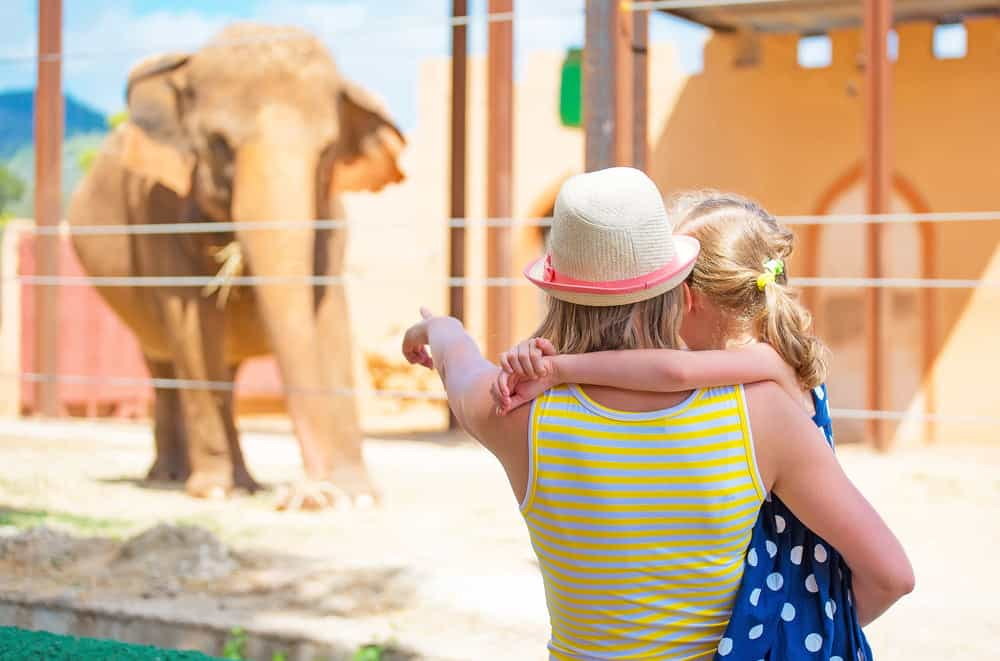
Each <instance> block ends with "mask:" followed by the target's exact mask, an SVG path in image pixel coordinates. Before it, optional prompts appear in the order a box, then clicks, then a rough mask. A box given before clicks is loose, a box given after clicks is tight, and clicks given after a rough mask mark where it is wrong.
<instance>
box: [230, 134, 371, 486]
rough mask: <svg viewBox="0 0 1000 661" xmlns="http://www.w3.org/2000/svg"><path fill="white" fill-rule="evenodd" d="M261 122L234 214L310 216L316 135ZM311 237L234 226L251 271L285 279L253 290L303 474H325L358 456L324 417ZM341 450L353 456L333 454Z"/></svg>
mask: <svg viewBox="0 0 1000 661" xmlns="http://www.w3.org/2000/svg"><path fill="white" fill-rule="evenodd" d="M262 123H263V122H262ZM266 124H267V126H268V127H269V128H271V129H276V130H270V131H262V132H261V133H260V134H259V135H258V137H256V138H255V139H253V140H251V141H249V142H247V143H245V144H243V145H242V146H240V147H239V148H238V149H237V151H236V168H235V169H236V173H237V174H236V181H235V182H234V190H233V217H234V218H235V219H236V220H237V221H241V222H247V223H252V222H253V221H255V220H282V221H290V222H295V221H304V220H312V219H315V217H316V193H315V186H316V175H315V173H316V167H317V159H318V158H319V155H318V154H317V153H316V147H315V140H311V139H310V136H308V135H307V131H306V130H305V129H303V128H301V127H302V126H303V124H304V123H303V122H302V120H301V119H300V118H298V117H287V116H281V117H271V118H269V120H268V121H267V122H266ZM315 237H316V232H315V230H313V229H310V228H301V227H287V228H282V229H280V230H277V229H255V228H253V227H252V226H251V227H248V228H247V229H241V230H239V231H237V240H238V241H239V242H240V244H241V246H242V247H243V250H244V252H245V254H246V257H247V261H248V262H249V265H250V268H251V269H252V271H253V274H254V275H255V276H259V277H261V278H262V279H264V278H270V277H274V276H278V277H281V278H285V279H286V281H284V282H277V283H266V282H264V283H261V284H258V285H257V286H256V287H255V293H256V296H257V301H258V306H259V312H260V318H261V321H262V323H263V324H264V326H265V327H266V331H267V334H268V337H269V339H270V344H271V347H272V349H273V351H274V354H275V357H276V358H277V361H278V365H279V367H280V369H281V374H282V378H283V379H284V382H285V388H286V393H287V395H286V402H287V406H288V411H289V414H290V416H291V418H292V422H293V424H294V426H295V431H296V436H297V437H298V439H299V442H300V443H301V446H302V457H303V463H304V464H305V470H306V474H307V476H308V477H310V478H313V479H325V478H327V477H328V476H329V475H330V473H331V470H332V469H333V468H334V466H335V465H337V464H342V463H344V462H347V463H357V462H360V448H357V449H356V450H355V451H353V452H352V448H351V447H350V445H349V444H347V446H346V447H338V444H335V443H334V439H333V435H334V434H335V432H336V431H337V430H335V429H334V426H335V421H333V420H331V419H330V418H331V414H330V407H329V403H330V396H331V395H330V394H329V393H328V392H327V391H328V390H329V383H330V380H329V375H328V374H327V368H328V366H327V365H325V364H324V361H323V360H321V359H320V357H321V356H323V355H326V354H327V353H328V352H329V351H330V348H328V347H322V346H320V342H319V338H320V333H319V330H318V325H317V319H316V308H317V301H316V294H315V291H316V288H315V287H314V286H313V285H312V284H310V283H309V282H308V277H309V276H312V275H314V274H316V258H315V255H316V250H315ZM344 323H346V320H344ZM324 349H325V350H324ZM348 352H349V347H344V348H343V353H344V354H345V355H344V359H346V360H350V355H349V353H348ZM341 396H342V395H341ZM351 405H352V406H353V400H351ZM344 452H348V453H349V454H352V455H355V456H338V455H343V454H344Z"/></svg>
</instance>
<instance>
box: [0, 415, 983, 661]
mask: <svg viewBox="0 0 1000 661" xmlns="http://www.w3.org/2000/svg"><path fill="white" fill-rule="evenodd" d="M266 427H267V426H266V425H255V428H256V429H258V430H259V429H262V428H266ZM244 448H245V450H246V452H247V458H248V461H249V463H250V466H251V468H252V470H253V471H254V473H255V475H256V476H257V477H258V478H259V479H261V480H263V481H264V482H266V483H268V484H271V485H277V484H280V483H282V482H284V481H288V480H291V479H294V478H295V477H296V476H297V474H298V470H299V458H298V455H297V451H296V446H295V444H294V440H293V439H292V438H291V437H290V436H289V435H287V434H285V433H282V432H280V431H271V432H266V431H255V432H249V433H246V434H245V435H244ZM151 451H152V443H151V440H150V435H149V432H148V430H147V429H146V428H145V426H143V425H119V424H113V423H83V422H81V423H46V424H41V423H33V422H0V591H2V592H8V593H18V592H21V593H30V594H33V595H36V596H51V597H61V598H72V599H74V600H77V601H79V602H81V603H94V604H108V603H112V604H115V605H117V606H118V607H120V608H131V609H135V610H137V611H139V612H145V613H154V614H160V615H168V616H171V617H177V618H181V619H184V620H191V619H194V620H197V621H202V622H206V621H207V622H218V623H222V624H225V625H226V626H234V625H242V626H245V627H256V628H259V629H261V630H273V631H284V632H301V633H302V634H303V635H309V636H311V637H313V638H315V639H320V640H331V641H337V642H338V643H340V644H348V645H352V644H353V645H360V644H364V643H368V642H373V641H374V642H385V641H395V642H397V643H398V644H400V645H402V646H403V647H405V648H408V649H411V650H414V651H415V652H416V653H417V654H418V655H419V656H420V657H421V658H432V659H505V660H510V659H517V660H521V659H524V660H528V661H530V660H531V659H544V658H546V657H545V652H544V644H545V640H546V636H547V620H546V615H545V605H544V597H543V593H542V588H541V582H540V579H539V576H538V573H537V567H536V564H535V562H534V559H533V556H532V553H531V548H530V546H529V544H528V539H527V534H526V533H525V530H524V526H523V524H522V522H521V521H520V518H519V515H518V513H517V509H516V506H515V503H514V498H513V495H512V494H511V493H510V490H509V487H508V486H507V484H506V481H505V479H504V477H503V475H502V473H501V471H500V469H499V466H498V465H496V463H495V462H494V461H493V459H492V457H491V456H489V455H488V454H487V453H486V452H485V451H483V450H481V449H480V448H478V447H477V446H475V445H472V444H471V443H469V442H467V441H466V440H465V439H464V437H462V436H458V435H454V436H449V435H446V434H426V433H425V434H419V435H415V434H412V433H409V434H408V433H403V432H391V433H389V432H387V433H378V434H374V435H373V437H372V438H370V440H369V441H368V443H367V447H366V455H367V458H368V460H369V462H370V465H371V468H372V471H373V473H374V475H375V477H376V479H377V480H378V482H379V484H380V485H381V487H382V489H383V491H384V496H385V497H384V502H383V504H382V506H381V507H380V508H379V509H377V510H375V511H332V512H325V513H320V514H315V513H314V514H307V513H279V512H276V511H274V510H273V509H272V500H273V494H268V493H264V494H262V495H259V496H255V497H243V498H237V499H234V500H230V501H226V502H199V501H194V500H191V499H188V498H187V497H186V496H184V494H183V493H182V492H180V491H177V490H168V489H151V488H147V487H144V486H143V485H141V483H139V482H138V481H137V480H136V478H137V477H138V476H140V475H141V474H142V473H143V471H144V470H145V469H146V467H147V466H148V464H149V462H150V460H151V454H152V452H151ZM841 457H842V459H843V462H844V464H845V466H846V467H847V470H848V472H849V473H850V475H851V476H852V477H853V478H854V479H855V481H856V482H857V483H858V485H859V486H860V487H861V489H862V490H863V491H864V492H865V493H866V494H867V495H868V496H869V497H870V498H871V499H872V500H873V502H874V503H875V504H876V506H877V507H878V509H879V511H880V512H882V514H883V516H884V517H885V518H886V519H887V520H888V522H889V523H890V525H891V526H892V527H893V528H894V529H895V530H896V531H897V532H898V534H899V535H900V537H901V538H902V539H903V542H904V544H905V545H906V547H907V549H908V551H909V552H910V555H911V558H912V560H913V563H914V565H915V568H916V572H917V590H916V592H915V593H914V594H913V595H911V596H910V597H908V598H907V599H906V600H904V601H903V602H902V603H901V604H900V605H898V606H897V607H896V608H895V609H894V610H893V611H891V612H890V613H889V614H888V615H886V616H885V617H884V618H883V619H881V620H880V621H878V622H876V623H875V624H874V625H872V626H871V627H870V628H869V632H868V633H869V637H870V639H871V642H872V647H873V649H874V650H875V653H876V658H877V659H879V660H881V661H896V660H899V661H902V660H906V661H941V660H945V659H973V660H978V659H991V658H997V657H996V654H997V650H998V649H1000V627H997V626H996V621H997V618H998V616H1000V607H998V606H997V605H996V597H995V595H997V594H1000V570H998V569H997V564H996V561H995V556H996V552H997V548H998V545H1000V516H998V514H997V512H998V505H1000V444H998V445H996V446H968V445H938V446H934V447H929V448H923V449H917V450H904V451H900V452H897V453H894V454H891V455H888V456H882V455H876V454H873V453H871V452H869V451H867V450H865V449H863V448H859V447H845V448H842V449H841ZM161 524H162V525H161ZM40 525H44V526H45V528H44V529H35V530H34V531H32V532H28V533H25V532H24V531H25V530H29V529H31V528H32V527H35V526H40ZM81 537H84V538H87V539H83V540H81V539H80V538H81Z"/></svg>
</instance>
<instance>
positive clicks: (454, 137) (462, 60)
mask: <svg viewBox="0 0 1000 661" xmlns="http://www.w3.org/2000/svg"><path fill="white" fill-rule="evenodd" d="M468 13H469V12H468V3H467V1H466V0H452V3H451V15H452V16H453V17H465V16H467V15H468ZM467 61H468V42H467V39H466V26H465V25H453V26H452V28H451V119H450V122H451V159H450V164H449V170H450V174H451V200H450V203H449V205H448V217H449V218H452V219H458V218H461V219H464V218H465V179H466V176H465V145H466V143H465V135H466V133H465V126H466V119H467V113H466V98H467V97H466V92H467V90H468V76H467V73H466V63H467ZM448 275H449V276H450V277H452V278H464V277H465V227H450V228H449V230H448ZM448 314H449V315H451V316H452V317H455V318H456V319H458V320H459V321H462V322H465V287H451V288H450V289H449V290H448ZM458 426H459V425H458V420H457V419H456V418H455V414H454V413H452V412H451V410H449V411H448V428H449V429H457V428H458Z"/></svg>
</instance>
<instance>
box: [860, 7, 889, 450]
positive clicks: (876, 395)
mask: <svg viewBox="0 0 1000 661" xmlns="http://www.w3.org/2000/svg"><path fill="white" fill-rule="evenodd" d="M864 9H865V27H864V33H865V178H866V184H867V187H866V188H867V191H866V192H867V209H866V211H867V212H868V213H872V214H875V213H886V212H887V211H888V210H889V199H890V197H889V196H890V192H891V186H892V183H891V176H892V174H891V173H892V155H891V149H892V147H891V136H890V126H889V104H890V100H891V75H892V72H891V69H890V66H889V55H888V52H887V51H888V38H889V30H890V29H891V27H892V0H864ZM881 229H882V228H881V226H880V225H878V224H869V225H868V228H867V232H866V239H867V247H868V250H867V256H866V274H867V276H868V277H869V278H879V277H881V275H882V232H881ZM865 303H866V315H865V317H866V318H865V322H866V323H865V331H866V333H865V334H866V339H867V356H868V365H867V377H868V378H867V379H866V386H867V393H866V405H867V407H868V408H869V409H871V410H880V409H881V408H882V406H881V404H882V400H883V397H884V395H885V393H884V392H883V391H884V389H885V387H886V384H885V383H884V379H883V365H882V361H881V355H882V352H881V351H880V348H881V342H882V299H881V294H880V292H879V291H878V290H877V289H871V290H869V291H868V292H867V294H866V297H865ZM868 435H869V438H870V439H871V441H872V442H873V443H874V444H875V447H876V448H878V449H880V450H886V449H888V447H887V443H888V442H889V439H888V438H887V437H886V435H885V434H884V429H883V427H882V425H881V424H880V421H879V420H871V421H870V422H869V425H868Z"/></svg>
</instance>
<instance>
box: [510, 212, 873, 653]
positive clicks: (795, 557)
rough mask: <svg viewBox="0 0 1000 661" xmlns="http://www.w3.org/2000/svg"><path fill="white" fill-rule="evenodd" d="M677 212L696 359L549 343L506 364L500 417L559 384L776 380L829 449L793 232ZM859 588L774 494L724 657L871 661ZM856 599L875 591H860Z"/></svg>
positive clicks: (680, 386) (749, 559)
mask: <svg viewBox="0 0 1000 661" xmlns="http://www.w3.org/2000/svg"><path fill="white" fill-rule="evenodd" d="M681 205H684V206H686V207H687V209H683V210H678V209H677V208H676V206H675V214H676V215H675V217H681V218H682V220H681V221H680V223H679V224H678V226H677V231H678V232H679V233H683V234H687V235H689V236H693V237H694V238H696V239H697V240H698V241H699V242H700V244H701V253H700V255H699V258H698V260H697V262H696V264H695V267H694V270H693V271H692V273H691V275H690V277H689V278H688V282H687V285H688V291H689V293H688V296H687V301H686V305H687V309H688V311H689V312H691V311H695V312H697V314H687V315H685V324H684V326H682V335H683V336H684V338H685V340H686V341H687V342H688V345H689V347H690V348H691V349H696V350H697V351H678V350H645V351H610V352H603V353H590V354H577V355H554V354H555V350H554V347H553V346H552V344H551V343H550V342H548V341H547V340H546V339H544V338H543V337H540V338H537V339H533V340H528V341H526V342H523V343H521V344H520V345H518V346H517V347H516V348H515V349H513V350H511V351H509V352H507V353H505V354H504V355H503V356H502V358H501V364H502V366H503V368H504V371H503V372H502V373H501V375H500V376H499V377H498V379H497V382H496V384H495V385H494V388H493V394H494V400H495V401H496V402H497V404H498V412H499V413H506V412H507V411H509V410H511V409H512V408H515V407H517V406H519V405H521V404H523V403H525V402H526V401H529V400H530V399H532V398H533V397H535V396H537V395H538V394H540V393H541V392H544V391H545V390H547V389H549V388H551V387H553V386H555V385H558V384H562V383H580V384H593V385H604V386H613V387H619V388H628V389H633V390H639V391H657V392H674V391H684V390H689V389H691V388H699V387H713V386H719V385H723V384H726V383H740V382H742V383H751V382H755V381H761V380H774V381H776V382H778V383H779V385H781V386H782V387H783V389H785V390H786V392H789V393H790V394H792V395H793V396H794V397H795V398H796V399H797V400H798V401H801V402H802V404H803V406H804V407H805V408H806V409H807V410H808V411H809V413H810V414H811V415H812V417H813V421H814V422H815V423H816V425H817V427H819V428H820V429H821V430H822V431H823V433H824V435H825V437H826V441H827V442H828V443H829V444H830V445H831V447H832V445H833V434H832V428H831V424H830V415H829V404H828V401H827V396H826V387H825V385H823V382H824V380H825V379H826V375H827V351H826V348H825V347H824V346H823V344H822V343H821V342H820V341H819V340H818V339H817V338H816V337H814V336H813V335H811V334H810V332H809V325H810V316H809V313H808V312H807V311H806V310H805V309H804V308H803V307H802V306H801V305H800V304H799V303H798V302H797V301H796V300H795V298H794V297H793V296H792V293H791V292H790V291H789V289H788V287H787V284H786V283H787V273H786V270H785V260H786V259H787V258H788V256H789V254H790V253H791V250H792V233H791V232H790V231H789V230H788V229H786V228H784V227H782V226H781V225H780V224H778V223H777V222H776V221H775V219H774V218H773V217H772V216H770V215H769V214H768V213H767V212H766V211H764V210H763V209H762V208H761V207H759V206H758V205H757V204H755V203H753V202H751V201H749V200H746V199H744V198H741V197H738V196H735V195H721V194H702V195H698V196H688V197H687V198H685V199H682V201H681ZM538 334H539V335H542V336H544V335H545V334H546V333H545V329H544V328H542V329H540V331H539V333H538ZM695 339H697V342H695ZM713 349H714V351H713ZM851 583H852V576H851V572H850V570H849V568H848V567H847V565H846V564H845V563H844V562H843V560H842V559H841V557H840V555H839V554H838V553H837V551H836V550H835V549H833V548H832V547H831V546H830V545H829V544H827V543H826V542H825V541H824V540H823V539H821V538H820V537H818V536H817V535H815V534H814V533H813V532H811V531H810V530H809V529H808V528H806V527H805V526H804V525H803V524H802V523H800V522H799V520H798V519H797V518H796V517H795V515H794V514H792V513H791V511H789V509H788V508H787V507H786V506H785V505H784V504H783V503H782V502H781V501H780V500H779V499H778V498H776V497H771V496H770V495H769V496H768V498H767V500H766V501H765V502H764V503H763V505H762V506H761V510H760V514H759V517H758V520H757V523H756V525H755V526H754V529H753V533H752V538H751V542H750V545H749V548H748V550H747V555H746V567H745V571H744V575H743V579H742V582H741V585H740V589H739V591H738V593H737V595H736V598H735V602H734V604H733V611H732V615H731V618H730V622H729V625H728V627H727V629H726V633H725V634H724V636H723V638H722V640H721V642H720V645H719V648H718V652H717V655H716V658H717V659H720V658H722V659H726V658H728V659H747V660H753V659H772V660H775V661H776V660H778V659H800V658H801V659H814V658H822V659H829V660H831V661H855V660H857V661H864V660H870V659H871V658H872V653H871V649H870V648H869V645H868V642H867V640H866V639H865V636H864V633H863V632H862V630H861V626H862V625H864V624H867V623H868V622H870V621H871V620H872V619H874V618H875V617H877V616H878V615H879V613H866V612H860V613H859V612H858V611H857V610H856V609H855V602H854V600H853V598H852V585H851ZM853 589H854V590H855V591H857V592H858V593H861V592H862V591H865V590H875V589H877V588H875V587H874V586H867V585H865V584H864V583H863V582H860V581H855V584H854V586H853ZM865 601H867V600H865V599H861V600H859V603H861V604H863V603H865Z"/></svg>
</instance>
